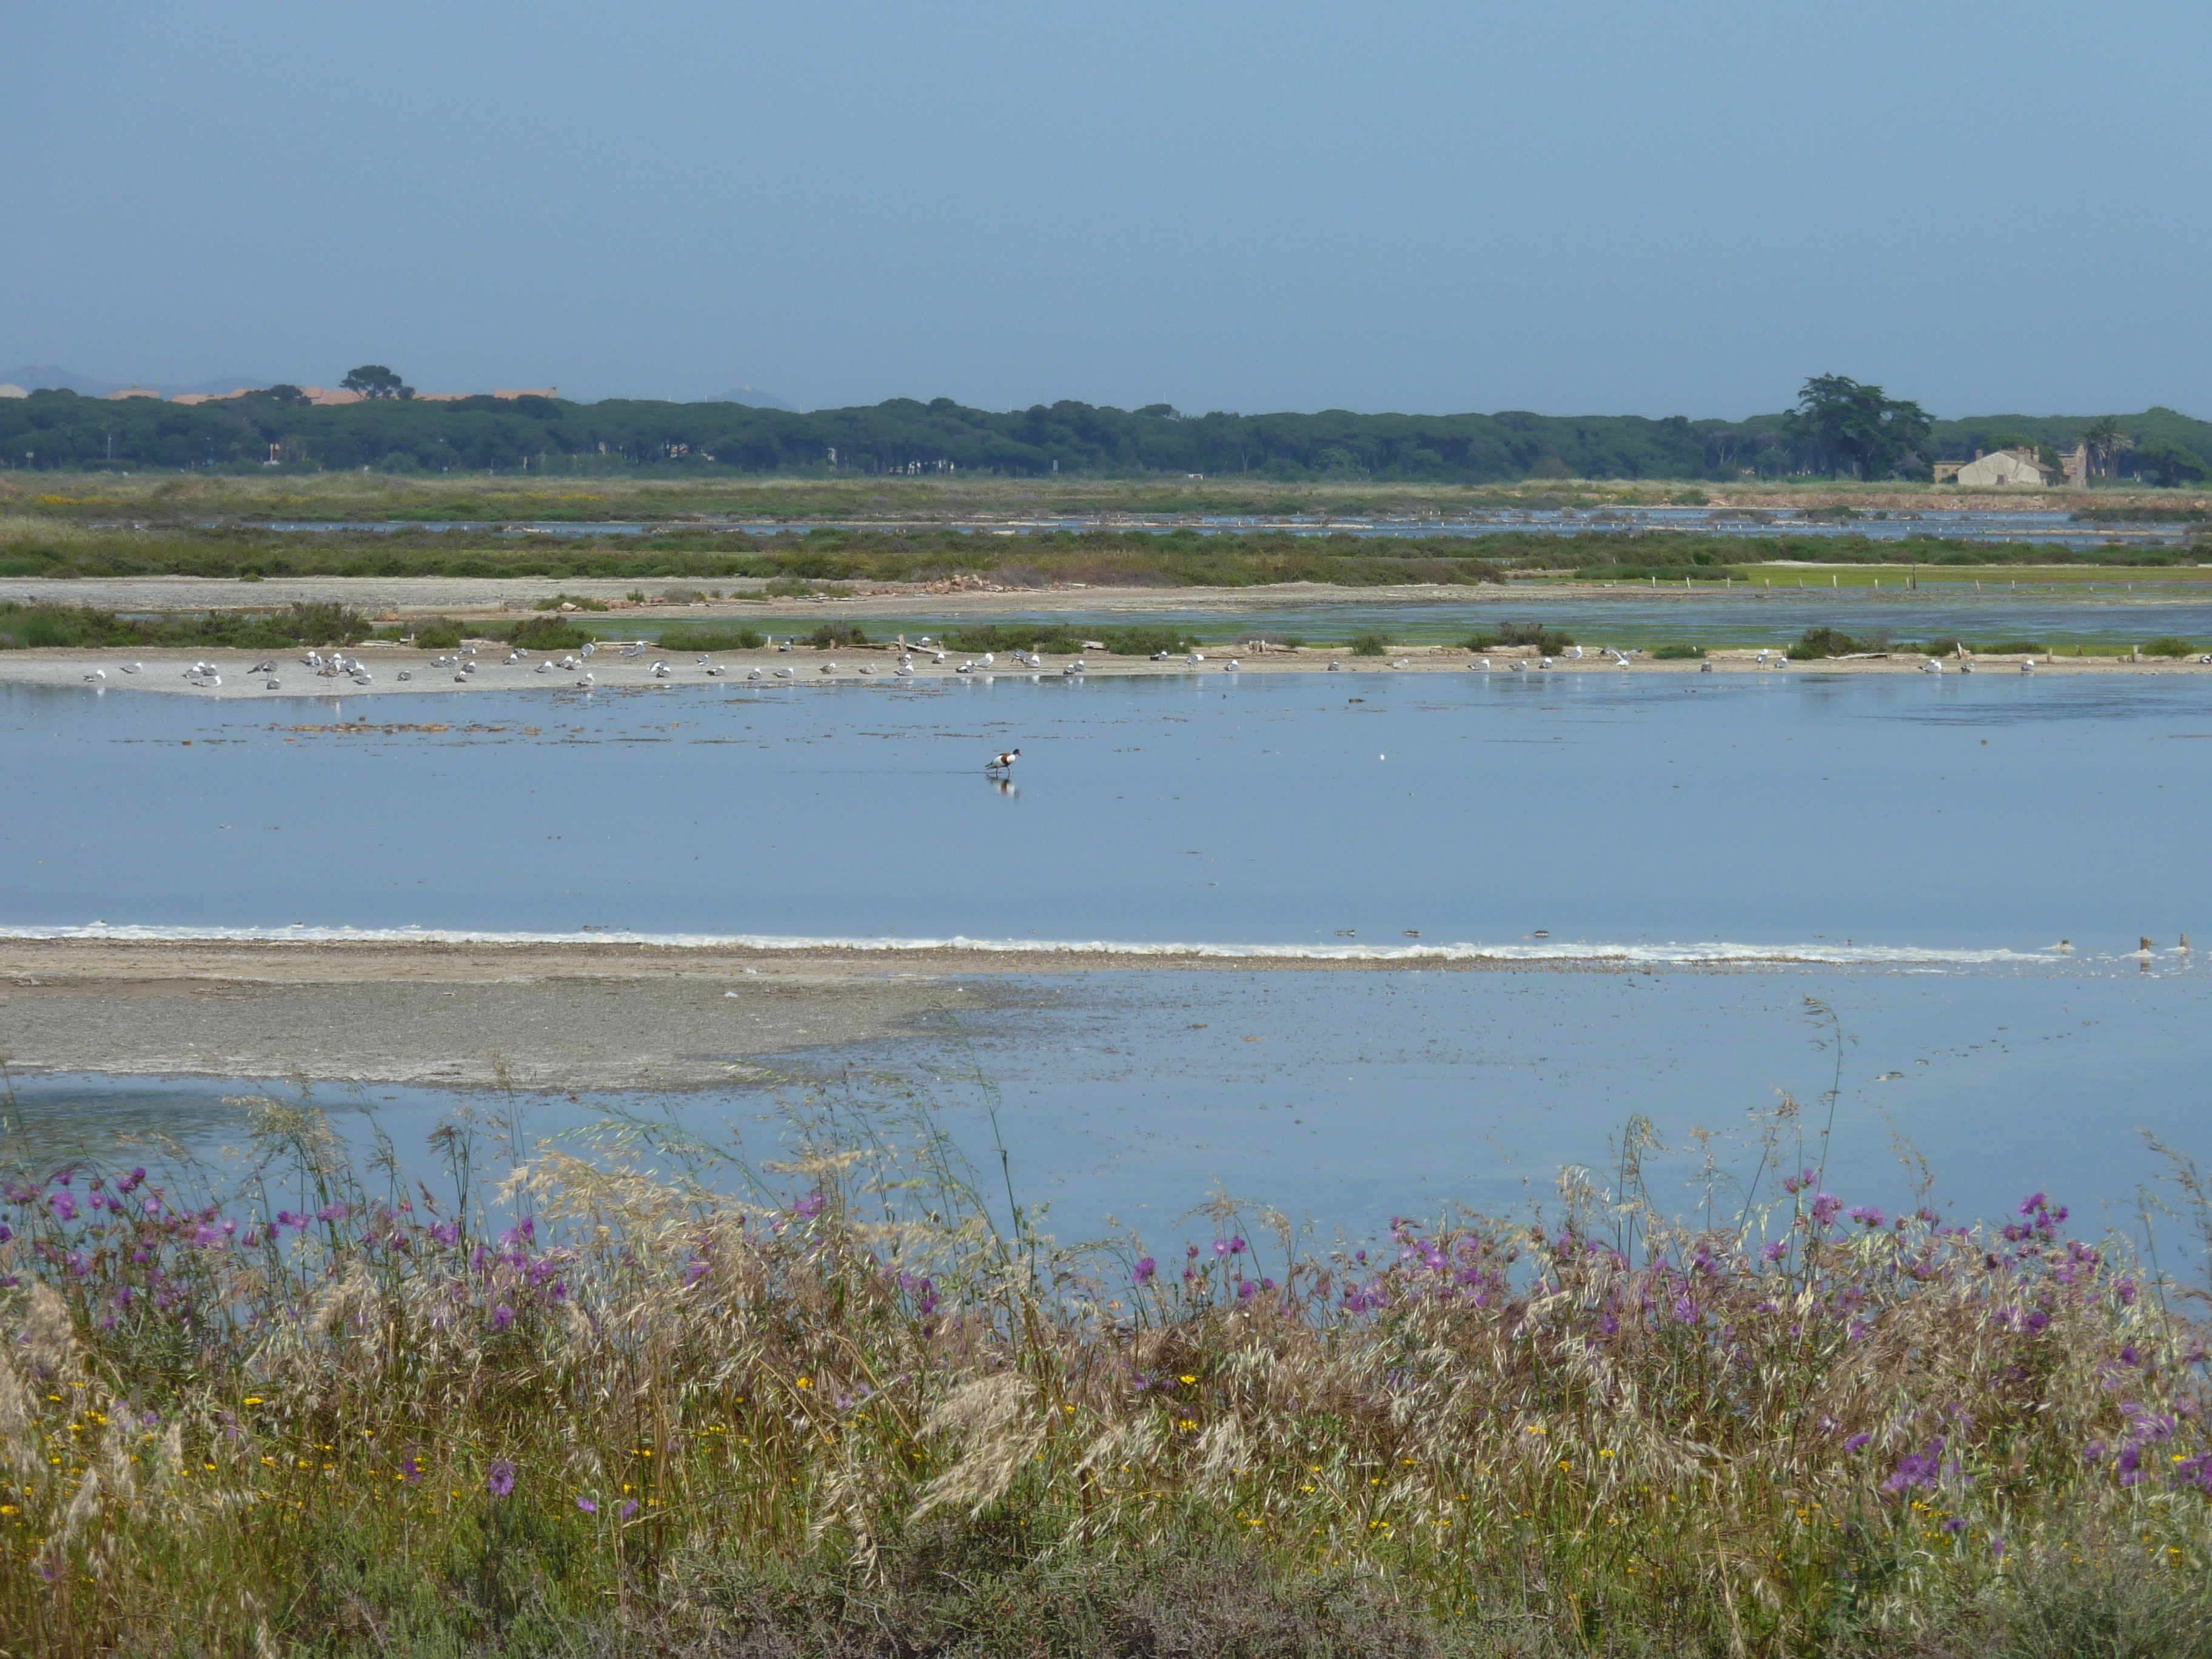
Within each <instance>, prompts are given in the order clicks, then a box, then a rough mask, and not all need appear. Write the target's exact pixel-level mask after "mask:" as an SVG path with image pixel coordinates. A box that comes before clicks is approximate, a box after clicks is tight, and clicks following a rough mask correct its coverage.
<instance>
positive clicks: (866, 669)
mask: <svg viewBox="0 0 2212 1659" xmlns="http://www.w3.org/2000/svg"><path fill="white" fill-rule="evenodd" d="M860 671H861V672H862V673H863V674H872V673H874V672H875V670H874V669H872V668H871V667H869V666H868V665H867V664H866V663H862V664H861V665H860Z"/></svg>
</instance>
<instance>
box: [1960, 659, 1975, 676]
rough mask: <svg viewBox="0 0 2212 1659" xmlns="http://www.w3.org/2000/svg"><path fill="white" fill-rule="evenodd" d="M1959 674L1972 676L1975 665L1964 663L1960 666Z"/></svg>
mask: <svg viewBox="0 0 2212 1659" xmlns="http://www.w3.org/2000/svg"><path fill="white" fill-rule="evenodd" d="M1959 671H1960V673H1961V674H1971V673H1972V672H1973V671H1974V665H1973V664H1972V663H1970V662H1962V663H1960V665H1959Z"/></svg>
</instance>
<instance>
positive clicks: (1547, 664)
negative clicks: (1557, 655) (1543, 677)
mask: <svg viewBox="0 0 2212 1659" xmlns="http://www.w3.org/2000/svg"><path fill="white" fill-rule="evenodd" d="M1551 665H1552V659H1550V658H1549V657H1547V658H1545V659H1544V666H1545V667H1547V668H1549V667H1550V666H1551Z"/></svg>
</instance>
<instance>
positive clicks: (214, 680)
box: [200, 674, 222, 691]
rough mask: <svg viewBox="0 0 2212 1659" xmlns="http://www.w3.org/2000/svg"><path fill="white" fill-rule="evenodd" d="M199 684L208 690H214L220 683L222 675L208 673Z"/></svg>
mask: <svg viewBox="0 0 2212 1659" xmlns="http://www.w3.org/2000/svg"><path fill="white" fill-rule="evenodd" d="M200 684H202V685H204V686H205V687H206V688H207V689H208V690H210V691H213V690H216V689H218V688H219V687H220V686H221V685H222V675H220V674H210V675H209V676H208V677H207V678H205V679H204V680H202V681H201V682H200Z"/></svg>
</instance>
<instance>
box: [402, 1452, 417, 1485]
mask: <svg viewBox="0 0 2212 1659" xmlns="http://www.w3.org/2000/svg"><path fill="white" fill-rule="evenodd" d="M399 1473H400V1474H401V1476H402V1477H403V1478H404V1480H406V1482H407V1484H408V1485H409V1486H419V1485H421V1484H422V1460H421V1459H419V1458H414V1457H408V1458H403V1459H401V1460H400V1463H399Z"/></svg>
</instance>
